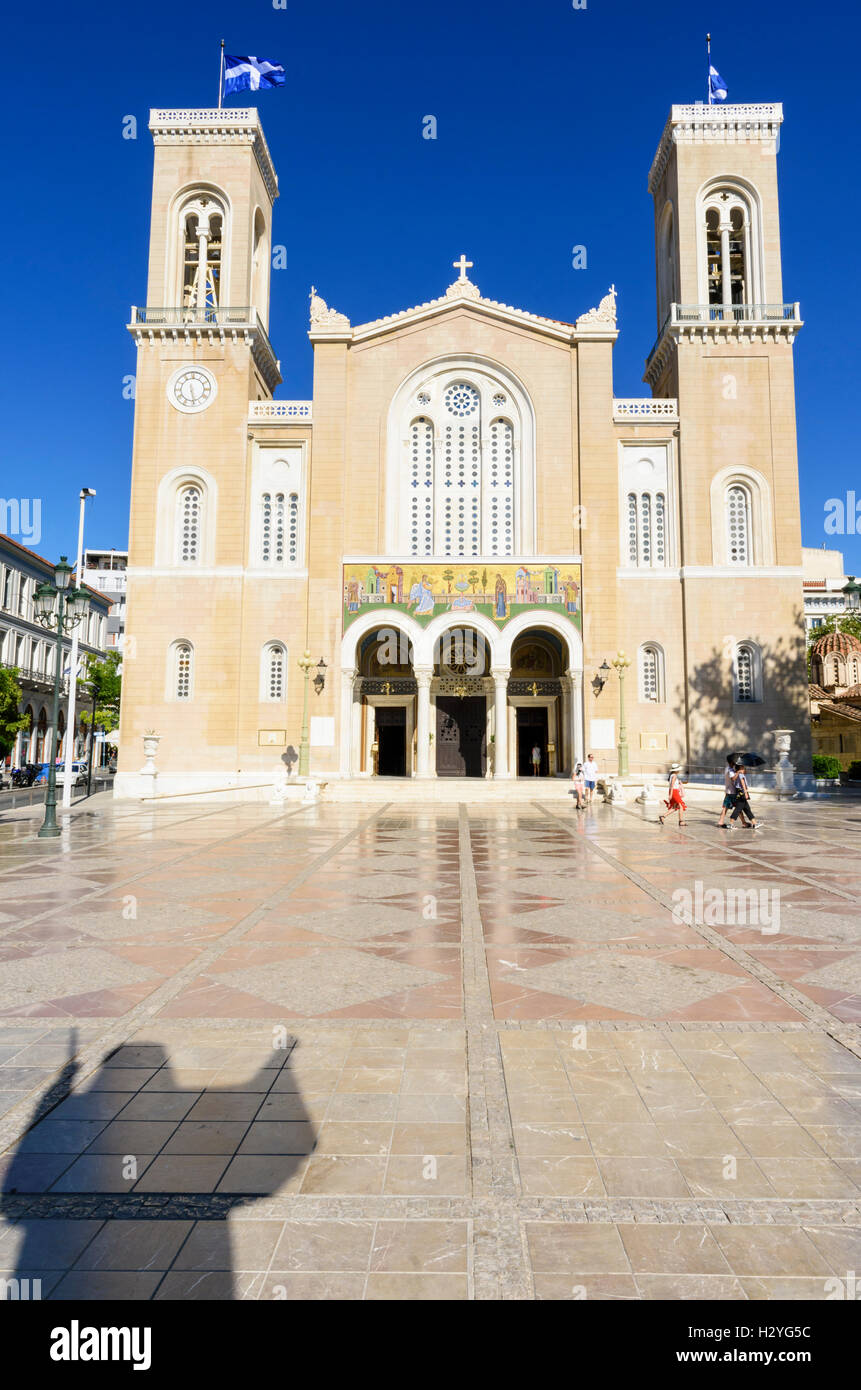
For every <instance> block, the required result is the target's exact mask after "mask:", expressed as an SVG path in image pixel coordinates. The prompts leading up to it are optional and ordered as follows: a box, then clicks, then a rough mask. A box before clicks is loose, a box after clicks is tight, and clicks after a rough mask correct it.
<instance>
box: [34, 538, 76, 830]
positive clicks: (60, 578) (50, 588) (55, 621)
mask: <svg viewBox="0 0 861 1390" xmlns="http://www.w3.org/2000/svg"><path fill="white" fill-rule="evenodd" d="M71 582H72V567H71V565H70V564H68V563H67V561H66V557H65V555H61V556H60V563H59V564H58V565H55V566H54V582H53V584H48V583H45V584H39V585H38V587H37V589H36V592H35V594H34V597H33V615H34V617H35V619H36V622H37V623H41V625H42V627H44V628H46V629H47V630H48V631H52V630H53V631H55V632H56V634H57V636H56V651H55V654H54V702H53V713H52V716H51V725H52V729H53V736H52V739H51V761H50V763H49V764H48V790H47V793H46V796H45V820H44V822H43V824H42V828H41V830H40V831H39V838H40V839H53V838H55V837H56V836H57V835H59V834H60V827H59V825H58V824H57V730H58V727H59V723H60V681H61V679H62V674H63V634H64V633H67V632H72V631H73V629H74V628H76V627H77V626H78V623H79V622H80V621H81V619H82V618H83V617H84V614H85V613H86V612H87V609H88V608H89V606H90V596H89V594H88V593H87V591H86V589H73V588H71V587H70V586H71ZM69 678H70V680H74V679H75V672H74V671H72V672H71V673H70V677H69ZM73 735H74V730H69V731H68V733H67V735H66V736H67V738H68V737H73Z"/></svg>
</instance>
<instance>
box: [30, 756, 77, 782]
mask: <svg viewBox="0 0 861 1390" xmlns="http://www.w3.org/2000/svg"><path fill="white" fill-rule="evenodd" d="M50 766H51V765H50V763H42V765H41V766H40V767H39V768H38V770H37V773H36V778H35V785H36V786H37V787H38V786H44V785H45V783H46V782H47V781H48V770H49V768H50ZM65 781H66V765H65V763H57V786H58V787H62V786H64V784H65ZM86 785H87V764H86V763H85V762H79V761H77V760H76V761H75V762H73V763H72V786H73V787H85V786H86Z"/></svg>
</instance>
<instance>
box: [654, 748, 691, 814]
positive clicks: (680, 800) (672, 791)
mask: <svg viewBox="0 0 861 1390" xmlns="http://www.w3.org/2000/svg"><path fill="white" fill-rule="evenodd" d="M667 782H668V787H667V800H666V801H665V802H664V805H665V806H666V808H667V809H666V811H665V812H664V814H663V815H662V816H658V820H659V821H660V823H661V825H663V823H664V821H665V820H666V818H667V816H671V815H672V814H673V812H674V811H678V813H679V825H687V821H684V820H682V814H683V812H685V811H686V810H687V809H688V808H687V806H686V805H685V801H684V797H683V796H682V769H681V765H680V764H679V763H673V765H672V767H671V768H670V773H669V777H668V779H667Z"/></svg>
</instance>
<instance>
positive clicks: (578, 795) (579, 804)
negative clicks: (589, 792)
mask: <svg viewBox="0 0 861 1390" xmlns="http://www.w3.org/2000/svg"><path fill="white" fill-rule="evenodd" d="M571 781H572V782H573V783H574V791H573V792H572V795H573V797H574V808H575V810H577V811H582V810H583V807H584V806H585V805H586V775H585V773H584V771H583V764H582V763H577V764H576V765H575V767H574V771H573V772H572V773H571Z"/></svg>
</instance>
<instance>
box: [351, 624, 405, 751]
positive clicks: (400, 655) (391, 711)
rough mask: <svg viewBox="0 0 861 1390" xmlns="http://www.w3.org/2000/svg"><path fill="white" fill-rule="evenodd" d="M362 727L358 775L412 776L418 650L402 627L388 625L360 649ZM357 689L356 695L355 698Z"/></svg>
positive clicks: (372, 634) (376, 630)
mask: <svg viewBox="0 0 861 1390" xmlns="http://www.w3.org/2000/svg"><path fill="white" fill-rule="evenodd" d="M355 685H356V686H357V687H358V695H359V711H360V727H359V740H358V750H357V751H358V752H359V754H360V760H359V767H358V768H357V769H356V771H358V772H369V773H372V774H375V775H376V776H377V777H411V776H412V775H413V772H414V770H415V702H416V701H415V697H416V681H415V675H414V672H413V648H412V643H411V642H410V640H409V637H408V636H407V634H406V633H405V632H404V631H402V630H401V629H400V628H398V627H395V626H393V625H389V624H384V625H380V627H378V628H374V629H373V630H372V631H370V632H368V633H366V634H365V635H364V637H362V638H361V640H360V642H359V644H358V647H357V680H356V682H355ZM355 693H356V692H355V687H354V695H355Z"/></svg>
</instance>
